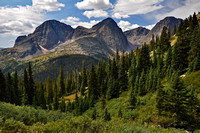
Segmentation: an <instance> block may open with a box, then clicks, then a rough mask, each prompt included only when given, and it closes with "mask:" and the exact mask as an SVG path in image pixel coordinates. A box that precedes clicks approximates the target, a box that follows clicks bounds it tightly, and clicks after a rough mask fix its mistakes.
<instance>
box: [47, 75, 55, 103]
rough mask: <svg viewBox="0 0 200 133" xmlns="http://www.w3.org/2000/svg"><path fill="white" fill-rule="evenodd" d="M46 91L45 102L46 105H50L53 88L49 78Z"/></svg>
mask: <svg viewBox="0 0 200 133" xmlns="http://www.w3.org/2000/svg"><path fill="white" fill-rule="evenodd" d="M46 89H47V102H48V104H50V103H52V102H53V86H52V81H51V79H50V77H48V78H47V81H46Z"/></svg>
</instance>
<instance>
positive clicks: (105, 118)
mask: <svg viewBox="0 0 200 133" xmlns="http://www.w3.org/2000/svg"><path fill="white" fill-rule="evenodd" d="M104 120H105V121H110V120H111V116H110V113H109V112H108V109H107V108H106V109H105V112H104Z"/></svg>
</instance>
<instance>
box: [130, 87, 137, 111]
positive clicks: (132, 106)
mask: <svg viewBox="0 0 200 133" xmlns="http://www.w3.org/2000/svg"><path fill="white" fill-rule="evenodd" d="M129 97H130V98H129V104H130V106H131V108H132V109H134V108H135V106H136V103H137V99H136V96H135V94H134V91H133V89H131V92H130V96H129Z"/></svg>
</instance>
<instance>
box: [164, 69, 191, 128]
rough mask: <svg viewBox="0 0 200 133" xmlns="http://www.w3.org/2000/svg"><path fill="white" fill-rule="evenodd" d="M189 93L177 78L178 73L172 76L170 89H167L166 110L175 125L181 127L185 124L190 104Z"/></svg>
mask: <svg viewBox="0 0 200 133" xmlns="http://www.w3.org/2000/svg"><path fill="white" fill-rule="evenodd" d="M188 94H189V91H188V90H187V89H186V87H185V85H184V84H183V81H182V79H180V78H179V73H178V72H176V73H174V75H173V79H172V82H171V88H170V89H169V98H168V99H167V100H166V104H165V105H166V106H167V107H168V108H167V109H166V111H167V112H169V113H170V114H171V115H173V116H174V119H175V125H181V126H183V125H182V123H187V120H188V117H189V116H188V111H187V107H189V106H190V105H189V104H190V103H189V102H188Z"/></svg>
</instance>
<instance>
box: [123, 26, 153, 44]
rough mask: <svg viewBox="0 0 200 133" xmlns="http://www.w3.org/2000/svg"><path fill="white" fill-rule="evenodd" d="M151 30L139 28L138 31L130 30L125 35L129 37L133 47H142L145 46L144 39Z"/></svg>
mask: <svg viewBox="0 0 200 133" xmlns="http://www.w3.org/2000/svg"><path fill="white" fill-rule="evenodd" d="M149 31H150V30H148V29H146V28H143V27H138V28H136V29H132V30H128V31H125V32H124V35H125V36H126V37H127V39H128V42H129V43H130V44H131V45H133V46H134V45H136V46H137V45H141V44H143V40H142V39H143V38H144V37H145V36H146V35H147V34H148V33H149Z"/></svg>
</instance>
